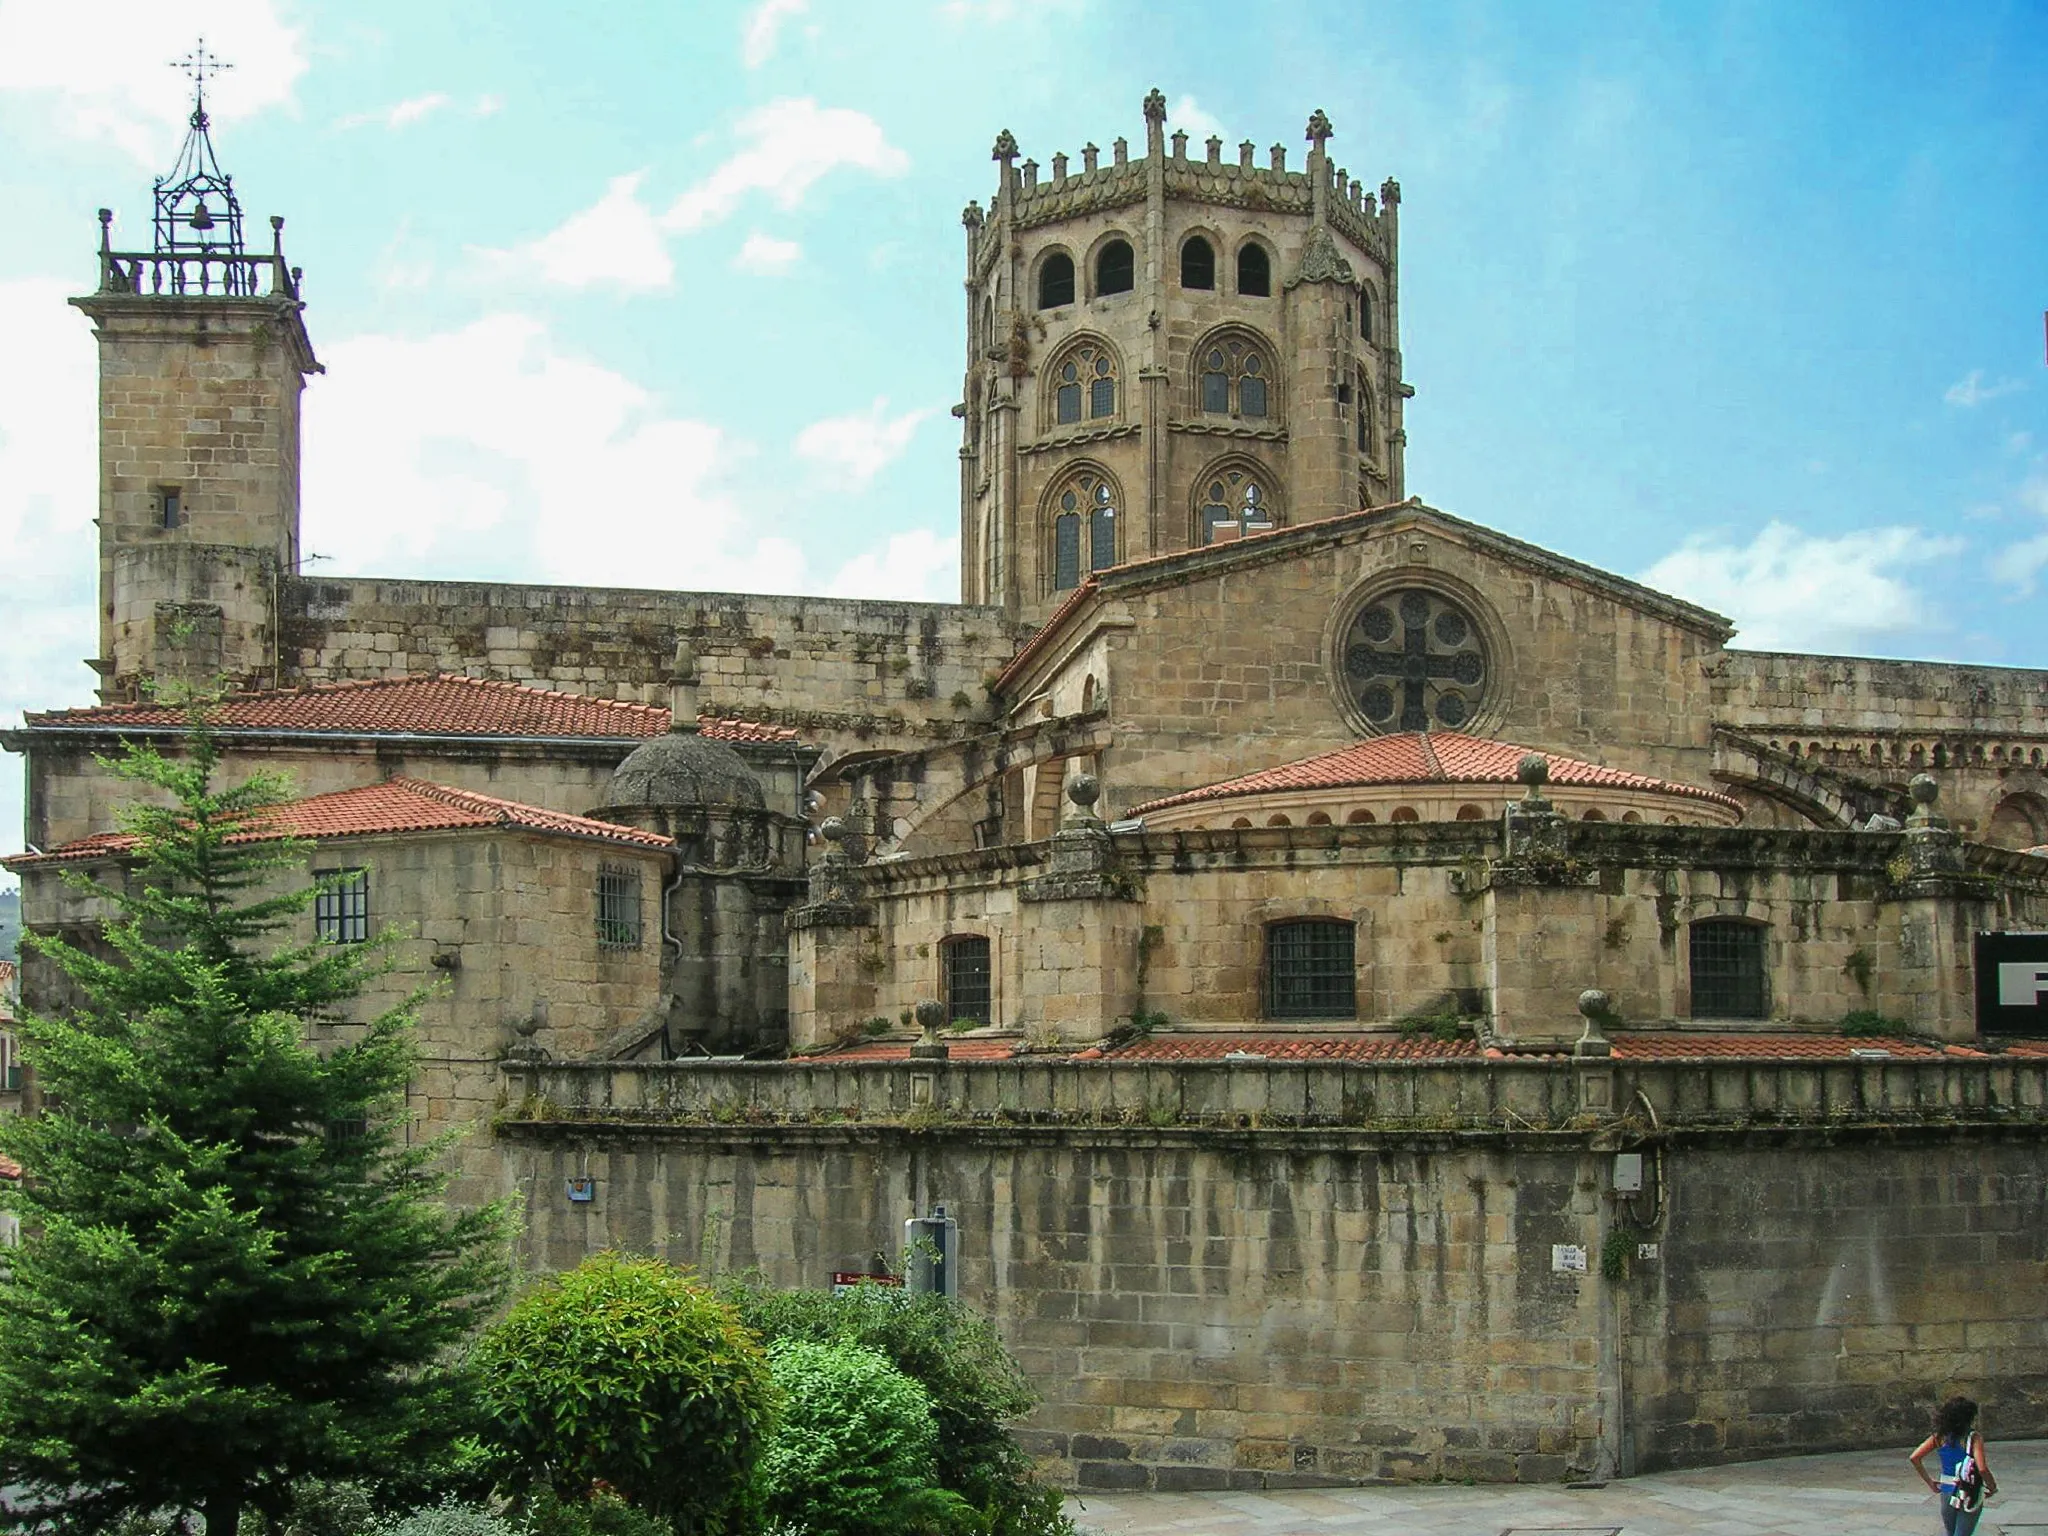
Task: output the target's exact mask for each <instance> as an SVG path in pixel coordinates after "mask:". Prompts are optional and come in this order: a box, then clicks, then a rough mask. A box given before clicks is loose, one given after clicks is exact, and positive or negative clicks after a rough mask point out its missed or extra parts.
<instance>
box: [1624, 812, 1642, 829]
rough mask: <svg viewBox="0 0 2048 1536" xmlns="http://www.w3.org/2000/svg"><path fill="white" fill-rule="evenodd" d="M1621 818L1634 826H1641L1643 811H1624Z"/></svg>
mask: <svg viewBox="0 0 2048 1536" xmlns="http://www.w3.org/2000/svg"><path fill="white" fill-rule="evenodd" d="M1621 819H1622V820H1623V821H1624V822H1626V823H1627V824H1628V825H1630V826H1632V827H1634V826H1641V825H1642V821H1643V813H1642V812H1641V811H1623V812H1622V813H1621Z"/></svg>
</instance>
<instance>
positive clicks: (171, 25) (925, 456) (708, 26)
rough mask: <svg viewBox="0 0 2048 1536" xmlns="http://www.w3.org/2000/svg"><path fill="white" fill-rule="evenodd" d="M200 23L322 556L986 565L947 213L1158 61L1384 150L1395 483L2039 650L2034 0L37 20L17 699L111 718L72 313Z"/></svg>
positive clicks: (4, 47) (1724, 575) (1615, 563)
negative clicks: (298, 372) (269, 287)
mask: <svg viewBox="0 0 2048 1536" xmlns="http://www.w3.org/2000/svg"><path fill="white" fill-rule="evenodd" d="M201 31H203V32H204V33H205V34H206V37H207V40H208V43H209V45H210V46H211V47H213V48H214V49H216V50H217V51H218V52H219V53H220V54H221V55H223V56H224V57H226V58H228V59H230V60H232V61H233V62H234V63H235V65H236V66H237V67H236V68H235V69H234V70H233V71H231V72H230V73H229V74H227V75H226V76H225V77H224V78H223V79H222V80H221V81H220V83H219V85H218V86H217V87H216V89H215V90H214V92H213V94H212V98H211V105H212V107H213V109H214V115H215V125H216V127H215V143H216V146H217V147H218V149H219V151H220V154H221V157H222V160H223V162H224V164H225V166H226V168H227V169H228V170H229V171H230V172H232V173H233V175H234V176H235V178H236V184H237V187H238V190H239V191H240V192H241V195H242V198H243V202H244V206H245V208H246V209H247V210H248V212H249V214H250V215H251V217H252V222H253V223H254V224H255V225H256V227H257V228H259V229H260V228H261V227H262V219H263V217H264V216H265V215H268V214H271V213H281V214H283V215H285V216H286V218H287V220H288V223H287V227H286V232H285V233H286V244H287V249H288V252H289V254H290V256H291V258H292V260H293V261H294V262H295V263H298V264H300V265H302V266H303V267H304V268H305V269H306V291H307V296H308V299H309V302H310V308H309V311H308V315H307V319H308V324H309V326H310V328H311V331H312V334H313V337H314V342H315V346H316V348H317V349H318V351H319V353H320V355H321V357H322V359H323V360H324V361H325V362H326V364H327V365H328V369H329V372H328V373H327V374H326V375H325V376H324V377H322V378H319V379H317V380H315V381H314V383H313V384H312V386H311V389H310V390H309V392H308V403H307V422H306V434H307V447H306V491H305V547H306V548H307V550H308V551H310V552H312V553H314V554H316V555H319V556H321V557H323V558H322V559H321V560H320V561H319V562H317V563H316V564H314V565H313V566H312V567H311V569H313V570H314V571H316V572H318V571H329V572H344V573H361V574H417V575H443V576H478V577H493V578H502V579H511V580H529V581H550V580H553V581H585V582H607V583H618V584H630V585H646V586H673V587H714V588H715V587H726V588H743V589H753V590H769V591H776V590H781V591H787V590H806V591H835V592H845V593H856V594H872V595H877V596H904V597H933V598H946V597H951V596H952V595H954V591H955V579H956V578H955V560H956V552H955V547H954V543H953V539H954V531H955V529H956V527H957V503H956V494H957V493H956V461H955V457H954V451H955V448H956V446H957V437H956V425H955V423H954V422H953V420H952V419H951V417H950V416H949V415H948V407H949V406H950V405H951V404H952V403H953V401H954V400H956V399H957V398H958V393H959V385H960V371H961V358H962V344H961V340H960V319H961V315H960V311H961V298H960V288H959V281H960V276H961V266H962V241H961V231H960V225H959V211H960V209H961V207H962V205H963V204H965V203H966V201H967V200H968V199H969V198H970V197H972V198H979V199H982V200H983V201H986V199H987V197H988V195H989V191H990V188H991V186H992V185H993V169H992V167H991V165H990V163H989V159H988V151H989V145H990V143H991V141H992V140H993V139H994V137H995V134H996V131H997V130H998V129H1000V128H1004V127H1008V128H1010V129H1012V130H1013V131H1014V132H1015V133H1016V134H1017V136H1018V138H1019V139H1020V141H1021V142H1022V144H1023V147H1024V151H1025V153H1026V154H1028V155H1032V156H1034V157H1035V158H1037V159H1038V160H1039V161H1040V162H1041V163H1044V162H1046V161H1048V160H1049V159H1050V158H1051V155H1052V153H1053V152H1054V151H1056V150H1061V149H1064V150H1067V151H1068V152H1070V153H1077V152H1078V151H1079V150H1080V148H1081V146H1082V144H1083V143H1085V142H1088V141H1090V140H1092V141H1093V142H1095V143H1097V144H1100V145H1103V146H1104V147H1105V148H1106V147H1107V146H1108V144H1109V142H1110V140H1111V139H1112V138H1114V137H1115V136H1117V135H1119V134H1123V135H1126V136H1128V137H1130V138H1132V139H1134V140H1138V141H1140V142H1142V131H1143V123H1142V119H1141V116H1140V111H1139V103H1140V101H1141V99H1142V97H1143V95H1144V93H1145V91H1146V90H1147V89H1148V88H1150V87H1151V86H1153V85H1155V84H1156V85H1158V86H1160V87H1161V88H1162V89H1163V90H1164V91H1165V92H1166V94H1167V98H1168V101H1169V103H1170V113H1171V117H1172V122H1171V124H1170V126H1179V127H1185V128H1187V129H1189V131H1190V132H1191V133H1192V134H1193V135H1194V137H1195V138H1196V140H1197V141H1198V142H1199V140H1200V139H1201V138H1203V137H1205V136H1206V135H1207V134H1208V133H1209V132H1211V131H1215V132H1220V133H1221V134H1222V135H1223V136H1224V138H1225V140H1226V141H1227V142H1228V143H1230V144H1233V145H1234V144H1235V143H1236V142H1237V141H1238V140H1239V139H1242V138H1251V139H1253V140H1254V141H1256V143H1257V144H1259V145H1260V146H1261V147H1262V148H1263V147H1264V146H1266V145H1269V144H1273V143H1283V144H1285V145H1287V146H1288V148H1289V152H1290V154H1291V155H1294V156H1296V157H1298V156H1299V155H1300V153H1301V152H1302V149H1303V145H1302V127H1303V123H1304V121H1305V120H1306V118H1307V116H1308V114H1309V112H1310V110H1311V109H1312V108H1315V107H1322V108H1324V109H1325V110H1326V111H1327V112H1328V113H1329V115H1330V117H1331V118H1332V119H1333V120H1334V122H1335V124H1336V128H1337V138H1336V139H1335V141H1334V143H1333V146H1332V148H1333V152H1334V153H1335V154H1336V156H1337V158H1338V160H1339V163H1341V164H1343V165H1345V166H1346V167H1348V168H1349V169H1350V170H1351V171H1352V173H1353V174H1354V175H1356V176H1358V177H1360V178H1362V179H1364V180H1365V181H1366V182H1367V183H1368V185H1376V184H1377V183H1378V182H1379V181H1380V179H1381V178H1382V177H1384V176H1388V175H1392V176H1394V177H1396V178H1398V179H1399V180H1400V181H1401V183H1402V187H1403V194H1404V200H1403V204H1402V210H1401V212H1402V259H1403V272H1402V285H1401V304H1402V322H1403V340H1404V343H1405V351H1406V358H1407V372H1408V377H1409V379H1410V380H1411V381H1412V382H1413V383H1414V385H1415V387H1416V390H1417V394H1416V397H1415V399H1414V400H1413V401H1412V402H1411V405H1410V410H1409V416H1408V430H1409V439H1410V446H1409V453H1408V473H1409V489H1410V490H1411V491H1412V492H1415V493H1418V494H1420V495H1421V496H1422V497H1423V498H1424V499H1425V500H1427V501H1429V502H1431V503H1432V504H1434V505H1437V506H1440V507H1443V508H1445V509H1446V510H1448V511H1451V512H1454V513H1457V514H1459V515H1460V516H1463V517H1467V518H1471V519H1473V520H1475V521H1478V522H1482V523H1486V524H1489V525H1491V526H1493V527H1496V528H1499V529H1502V530H1504V531H1506V532H1508V533H1511V534H1514V535H1516V536H1518V537H1521V538H1526V539H1531V540H1534V541H1536V542H1538V543H1541V544H1544V545H1547V546H1549V547H1551V548H1554V549H1557V550H1559V551H1561V552H1563V553H1565V554H1568V555H1572V556H1576V557H1578V558H1581V559H1585V560H1589V561H1592V562H1594V563H1596V564H1599V565H1602V566H1604V567H1607V568H1609V569H1612V570H1616V571H1620V572H1623V573H1625V574H1628V575H1633V576H1638V577H1642V578H1644V579H1646V580H1649V581H1651V582H1652V583H1653V584H1656V585H1659V586H1662V587H1664V588H1666V589H1667V590H1671V591H1674V592H1677V593H1679V594H1680V595H1683V596H1687V597H1691V598H1694V599H1696V600H1698V601H1701V602H1704V603H1707V604H1709V605H1711V606H1714V607H1716V608H1719V609H1721V610H1722V611H1724V612H1727V613H1729V614H1730V615H1731V616H1732V617H1734V618H1735V619H1736V620H1737V622H1738V623H1739V624H1740V625H1741V628H1742V634H1741V636H1740V637H1739V639H1738V643H1739V644H1751V645H1757V646H1763V647H1770V648H1787V649H1808V648H1811V649H1819V650H1829V651H1838V652H1850V653H1869V654H1881V655H1908V656H1929V657H1940V658H1947V659H1959V660H1971V661H1980V662H1987V663H1999V664H2014V665H2041V664H2044V663H2048V647H2044V645H2043V644H2042V643H2041V634H2042V623H2041V621H2042V619H2043V617H2044V615H2048V596H2044V590H2043V589H2044V586H2048V422H2044V421H2043V419H2042V417H2043V402H2044V399H2048V370H2044V367H2043V323H2042V311H2043V309H2044V308H2048V280H2044V271H2043V264H2044V263H2043V257H2044V253H2048V195H2044V194H2048V186H2044V182H2048V172H2044V169H2043V168H2044V167H2048V142H2044V140H2048V93H2043V92H2042V91H2041V90H2040V88H2039V80H2040V77H2041V74H2042V71H2043V68H2044V65H2048V10H2044V9H2043V8H2042V7H2041V6H2040V5H2039V4H2031V5H2021V4H2014V5H2007V6H2001V5H1998V4H1995V3H1984V4H1973V5H1969V6H1958V7H1912V8H1908V7H1904V6H1878V5H1871V4H1856V5H1842V6H1827V5H1823V4H1818V3H1803V4H1800V5H1796V6H1786V5H1771V4H1763V3H1731V4H1722V5H1690V6H1661V7H1660V6H1651V5H1641V6H1632V7H1621V6H1598V7H1593V6H1587V7H1578V6H1568V5H1539V4H1531V3H1513V4H1510V3H1502V4H1464V5H1461V4H1455V3H1454V4H1440V5H1429V6H1416V5H1406V4H1404V5H1392V4H1376V3H1375V4H1348V5H1339V6H1314V7H1305V6H1301V5H1298V4H1294V3H1286V4H1272V5H1266V4H1261V3H1253V0H1233V3H1230V4H1207V3H1200V4H1197V3H1185V0H1184V3H1176V4H1172V5H1166V4H1153V5H1138V4H1111V3H1106V0H1032V3H1023V0H901V3H894V0H892V3H878V0H869V3H852V0H767V3H765V4H763V3H760V0H747V3H739V4H730V5H726V4H716V3H708V0H695V3H690V4H681V5H678V4H674V3H646V4H631V3H624V0H610V3H607V4H605V5H603V6H601V7H600V6H566V7H565V6H561V5H548V6H542V5H535V4H527V3H522V0H491V3H489V4H483V3H464V4H457V3H447V0H443V3H439V4H435V5H429V6H423V5H419V4H417V3H413V4H396V3H389V0H350V3H348V4H345V5H344V4H339V3H336V4H325V5H322V4H310V3H293V0H237V3H234V4H231V5H219V4H211V3H201V4H188V5H182V6H166V5H162V4H154V3H153V4H146V5H145V4H134V5H131V4H127V3H125V0H124V3H104V0H103V3H99V4H95V5H91V6H84V5H73V4H68V3H62V0H0V143H5V144H7V145H8V146H10V147H11V148H12V150H13V153H11V154H9V155H7V156H6V157H5V158H4V160H0V207H6V208H7V209H8V210H9V211H10V215H11V217H10V219H9V226H10V233H9V237H8V239H7V240H6V241H4V242H0V336H5V337H7V338H8V346H9V351H10V354H11V356H10V358H9V361H8V366H7V367H6V368H5V369H0V548H4V549H5V550H6V551H7V553H8V566H9V578H10V579H9V580H8V581H7V583H6V584H5V588H4V591H0V627H4V634H5V637H6V643H5V646H4V654H0V718H4V719H12V718H14V717H15V716H16V714H17V712H18V711H19V710H21V709H23V708H39V707H51V706H58V705H65V704H76V703H83V702H88V701H89V700H90V698H91V688H92V682H93V679H92V675H91V674H90V673H89V672H88V671H87V670H86V669H85V668H84V667H83V666H82V665H80V664H79V658H81V657H84V656H86V655H89V654H90V653H91V652H92V650H93V649H94V628H93V615H92V604H93V593H92V581H93V559H92V543H91V526H90V519H91V517H92V515H93V496H94V467H93V464H94V461H93V446H92V432H93V403H92V369H93V356H92V344H91V341H90V339H89V331H88V327H87V324H86V322H85V321H84V320H83V319H82V318H81V317H79V316H78V315H77V314H76V313H75V312H74V311H71V310H69V309H67V308H66V307H65V306H64V304H63V302H62V301H63V299H64V297H65V296H66V295H67V294H70V293H76V292H81V291H83V290H84V289H86V288H87V287H88V286H90V284H91V282H92V280H93V278H94V275H95V266H94V259H93V248H94V240H95V225H94V215H93V210H94V209H95V208H97V207H99V206H101V205H102V204H105V205H108V206H111V207H113V208H115V209H116V210H117V213H118V215H119V220H120V223H119V226H118V233H119V235H120V236H121V237H122V238H125V239H127V240H129V241H131V242H136V243H139V242H141V241H142V240H144V239H146V236H147V227H148V226H147V215H148V194H149V183H150V179H151V177H152V176H153V175H154V174H156V173H158V172H160V171H161V170H164V169H167V168H168V167H169V165H170V163H171V160H172V157H173V155H174V154H175V152H176V149H177V145H178V141H179V138H180V136H181V128H182V115H183V112H184V110H185V105H184V97H183V89H184V87H183V81H182V77H181V76H179V75H178V74H177V73H176V72H175V71H174V70H172V69H170V68H169V67H168V64H167V61H168V60H170V59H172V58H174V57H176V56H177V55H179V54H181V53H183V52H184V51H185V50H186V49H187V48H189V46H190V44H191V41H192V37H193V35H194V34H195V33H198V32H201ZM10 761H11V760H10ZM15 778H16V776H15V774H14V773H13V771H12V770H11V769H4V768H0V850H12V849H15V848H17V847H18V846H19V826H20V817H19V809H18V807H19V790H18V784H17V783H16V782H15Z"/></svg>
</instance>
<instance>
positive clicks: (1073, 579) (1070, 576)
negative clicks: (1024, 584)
mask: <svg viewBox="0 0 2048 1536" xmlns="http://www.w3.org/2000/svg"><path fill="white" fill-rule="evenodd" d="M1117 500H1118V498H1117V493H1116V488H1115V487H1114V486H1112V485H1111V484H1110V483H1109V477H1108V476H1106V475H1104V474H1103V473H1102V472H1101V471H1100V470H1096V469H1077V470H1075V471H1074V472H1073V473H1072V474H1070V475H1068V476H1067V478H1066V479H1064V480H1062V481H1061V482H1060V483H1059V486H1058V488H1057V489H1056V490H1055V491H1054V492H1053V498H1052V586H1053V590H1054V591H1055V592H1064V591H1066V590H1067V589H1068V588H1070V587H1078V586H1079V585H1080V584H1081V576H1082V571H1083V566H1082V561H1083V559H1084V558H1085V559H1086V561H1087V566H1086V569H1087V570H1090V571H1101V570H1107V569H1108V568H1109V567H1110V566H1112V565H1115V564H1116V522H1117ZM1084 550H1085V556H1084V553H1083V552H1084Z"/></svg>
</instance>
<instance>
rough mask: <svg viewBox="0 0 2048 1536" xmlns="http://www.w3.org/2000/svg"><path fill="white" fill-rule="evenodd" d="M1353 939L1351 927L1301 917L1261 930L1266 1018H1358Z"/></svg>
mask: <svg viewBox="0 0 2048 1536" xmlns="http://www.w3.org/2000/svg"><path fill="white" fill-rule="evenodd" d="M1357 946H1358V935H1357V930H1356V929H1354V928H1353V926H1352V925H1351V924H1350V923H1346V922H1340V921H1333V920H1331V919H1328V918H1306V919H1302V920H1300V921H1297V922H1289V923H1275V924H1273V925H1272V926H1271V927H1270V928H1268V929H1267V930H1266V1017H1267V1018H1269V1019H1355V1018H1357V1017H1358V963H1357V953H1358V949H1357Z"/></svg>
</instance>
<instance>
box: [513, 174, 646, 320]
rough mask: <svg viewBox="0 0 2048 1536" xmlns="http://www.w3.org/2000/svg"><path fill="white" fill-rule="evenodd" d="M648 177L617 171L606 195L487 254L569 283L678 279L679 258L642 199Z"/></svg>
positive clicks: (635, 286) (639, 287)
mask: <svg viewBox="0 0 2048 1536" xmlns="http://www.w3.org/2000/svg"><path fill="white" fill-rule="evenodd" d="M645 176H646V172H644V171H635V172H633V173H632V174H631V175H627V176H615V177H613V178H612V180H611V182H610V183H609V184H608V185H607V186H606V188H605V194H604V196H603V197H601V198H599V199H598V200H597V201H596V202H595V203H593V204H592V205H591V206H590V207H588V208H585V209H584V210H583V211H582V212H581V213H577V214H573V215H571V216H570V218H569V219H568V220H567V221H566V222H564V223H563V224H561V225H559V226H557V227H556V228H555V229H553V230H550V231H549V232H548V233H547V234H545V235H542V236H541V237H540V238H539V239H538V240H534V241H531V242H529V243H528V244H526V245H522V246H519V247H517V248H516V249H514V250H511V251H489V252H486V253H484V254H485V255H486V256H488V257H489V258H491V259H492V260H493V261H494V262H495V263H496V264H498V265H499V266H501V267H507V268H526V269H529V270H532V271H534V272H538V273H539V274H540V275H541V276H542V277H544V278H546V279H547V280H548V281H549V282H551V283H560V284H562V285H563V286H564V287H568V288H592V287H597V286H599V285H601V284H602V285H609V286H611V287H616V288H621V289H624V290H626V291H628V292H645V291H649V290H653V289H660V288H666V287H668V285H669V284H670V283H671V282H673V281H674V280H675V263H674V262H673V261H672V260H671V259H670V258H669V254H668V242H667V238H666V237H665V236H664V235H663V233H662V230H661V226H660V225H659V224H658V223H657V222H656V221H655V217H654V214H653V211H652V210H650V209H649V208H648V206H647V205H646V204H645V203H643V202H641V201H640V183H641V181H642V180H643V179H644V178H645Z"/></svg>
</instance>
